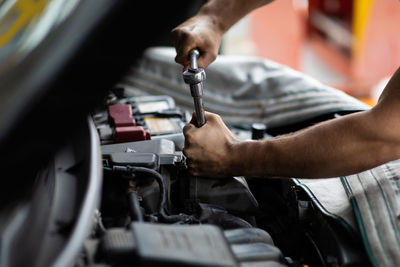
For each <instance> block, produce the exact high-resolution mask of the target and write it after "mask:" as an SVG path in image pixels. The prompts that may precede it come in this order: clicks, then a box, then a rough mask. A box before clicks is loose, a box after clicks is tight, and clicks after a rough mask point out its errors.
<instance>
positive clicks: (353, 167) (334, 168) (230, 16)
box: [172, 0, 400, 178]
mask: <svg viewBox="0 0 400 267" xmlns="http://www.w3.org/2000/svg"><path fill="white" fill-rule="evenodd" d="M269 2H271V1H261V0H239V1H232V0H210V1H208V2H207V3H206V4H205V5H204V6H203V7H202V8H201V9H200V11H199V12H198V13H197V14H196V15H195V16H194V17H192V18H190V19H188V20H187V21H185V22H183V23H182V24H181V25H179V26H178V27H176V28H175V29H173V31H172V36H173V39H174V42H175V48H176V51H177V56H176V58H175V60H176V62H178V63H180V64H182V65H183V66H184V69H187V68H188V67H189V57H188V54H189V51H190V50H192V49H194V48H197V49H199V50H200V53H201V55H200V58H199V60H198V66H199V67H202V68H205V67H207V66H208V65H209V64H210V63H211V62H212V61H214V60H215V58H216V56H217V53H218V49H219V46H220V43H221V39H222V36H223V35H224V33H225V32H226V31H227V30H228V29H229V28H230V27H231V26H232V25H233V24H235V23H236V22H237V21H238V20H239V19H241V18H242V17H243V16H245V15H247V14H248V13H249V12H251V11H252V10H254V9H256V8H258V7H260V6H262V5H265V4H267V3H269ZM206 119H207V123H206V124H205V125H204V126H203V127H201V128H196V126H195V125H194V124H192V123H190V124H188V125H186V126H185V128H184V130H183V131H184V135H185V148H184V154H185V155H186V156H187V159H188V167H189V171H190V172H191V173H192V174H193V175H202V176H213V177H221V176H229V175H243V176H255V177H256V176H280V177H299V178H300V177H308V178H312V177H315V178H320V177H337V176H343V175H348V174H353V173H357V172H361V171H363V170H367V169H371V168H373V167H376V166H378V165H381V164H383V163H385V162H388V161H391V160H395V159H398V158H400V70H397V72H396V73H395V74H394V75H393V77H392V78H391V80H390V82H389V83H388V85H387V86H386V88H385V89H384V91H383V93H382V95H381V97H380V99H379V101H378V103H377V105H376V106H375V107H373V108H372V109H370V110H367V111H363V112H358V113H355V114H351V115H347V116H344V117H341V118H338V119H334V120H330V121H326V122H323V123H320V124H318V125H315V126H312V127H309V128H307V129H304V130H301V131H299V132H295V133H292V134H288V135H283V136H280V137H277V138H274V139H270V140H261V141H240V140H238V139H237V138H236V137H235V136H234V135H233V134H232V133H231V132H230V130H229V129H228V128H227V127H226V125H225V124H224V122H223V121H222V119H221V118H220V117H219V116H218V115H216V114H212V113H206Z"/></svg>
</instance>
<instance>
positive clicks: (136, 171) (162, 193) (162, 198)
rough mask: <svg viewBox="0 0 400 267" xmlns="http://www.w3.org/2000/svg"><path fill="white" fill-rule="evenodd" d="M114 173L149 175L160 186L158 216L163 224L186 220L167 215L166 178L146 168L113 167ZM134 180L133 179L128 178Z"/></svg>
mask: <svg viewBox="0 0 400 267" xmlns="http://www.w3.org/2000/svg"><path fill="white" fill-rule="evenodd" d="M113 171H115V172H124V173H129V174H139V173H141V174H147V175H150V176H152V177H154V178H155V179H156V182H157V183H158V186H159V188H160V201H159V203H158V215H159V219H160V220H161V221H162V222H166V223H175V222H180V221H183V220H184V217H183V216H180V215H167V214H166V213H165V206H166V203H167V188H166V186H165V182H164V177H163V176H162V175H161V174H159V173H158V172H156V171H155V170H152V169H148V168H144V167H133V166H113ZM127 178H128V179H132V178H133V177H127Z"/></svg>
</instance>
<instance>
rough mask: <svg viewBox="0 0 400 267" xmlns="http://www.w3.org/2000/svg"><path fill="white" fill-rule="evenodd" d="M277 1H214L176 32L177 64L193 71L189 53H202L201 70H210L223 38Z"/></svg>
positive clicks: (178, 27) (209, 2) (173, 31)
mask: <svg viewBox="0 0 400 267" xmlns="http://www.w3.org/2000/svg"><path fill="white" fill-rule="evenodd" d="M272 1H273V0H236V1H235V0H210V1H208V2H207V3H206V4H204V5H203V6H202V7H201V9H200V10H199V12H198V13H197V14H196V15H195V16H193V17H191V18H189V19H188V20H187V21H185V22H183V23H182V24H180V25H179V26H177V27H176V28H174V29H173V30H172V32H171V33H172V38H173V40H174V45H175V48H176V52H177V56H176V58H175V61H176V62H178V63H180V64H182V65H183V66H184V69H187V68H188V67H189V64H190V62H189V56H188V55H189V52H190V50H192V49H194V48H197V49H199V50H200V58H199V59H198V66H199V67H201V68H206V67H207V66H208V65H209V64H210V63H211V62H213V61H214V60H215V59H216V57H217V54H218V49H219V46H220V44H221V39H222V36H223V35H224V34H225V32H226V31H228V30H229V28H231V27H232V26H233V25H234V24H235V23H236V22H237V21H239V20H240V19H241V18H243V17H244V16H246V15H247V14H248V13H250V12H251V11H252V10H254V9H256V8H258V7H261V6H263V5H265V4H267V3H270V2H272Z"/></svg>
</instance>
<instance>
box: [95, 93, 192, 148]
mask: <svg viewBox="0 0 400 267" xmlns="http://www.w3.org/2000/svg"><path fill="white" fill-rule="evenodd" d="M92 117H93V119H94V122H95V124H96V127H97V130H98V133H99V136H100V140H101V143H102V144H111V143H125V142H135V141H143V140H150V139H153V138H160V137H165V138H168V137H169V136H173V135H177V134H181V133H182V129H183V127H184V125H185V124H186V116H185V114H184V113H183V112H181V111H180V109H178V108H177V107H176V105H175V101H174V100H173V98H171V97H169V96H164V95H160V96H134V97H124V98H120V99H118V100H117V101H114V102H112V103H108V104H107V105H106V107H105V108H104V109H102V110H99V111H97V112H96V113H95V114H93V116H92Z"/></svg>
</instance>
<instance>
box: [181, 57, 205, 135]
mask: <svg viewBox="0 0 400 267" xmlns="http://www.w3.org/2000/svg"><path fill="white" fill-rule="evenodd" d="M199 55H200V53H199V51H198V50H197V49H193V50H191V51H190V53H189V56H190V68H189V69H188V70H186V71H185V72H184V73H183V80H184V81H185V83H187V84H189V86H190V94H191V95H192V97H193V102H194V112H195V114H196V119H197V127H198V128H200V127H201V126H203V125H204V124H205V123H206V117H205V116H204V107H203V81H204V80H205V79H206V72H205V71H204V69H202V68H199V67H198V66H197V58H198V57H199Z"/></svg>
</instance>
